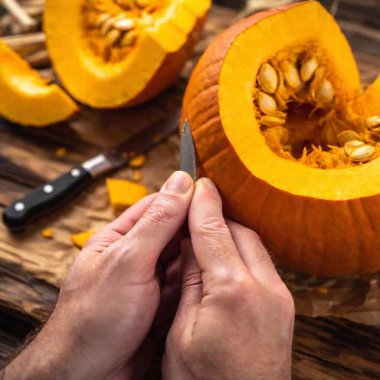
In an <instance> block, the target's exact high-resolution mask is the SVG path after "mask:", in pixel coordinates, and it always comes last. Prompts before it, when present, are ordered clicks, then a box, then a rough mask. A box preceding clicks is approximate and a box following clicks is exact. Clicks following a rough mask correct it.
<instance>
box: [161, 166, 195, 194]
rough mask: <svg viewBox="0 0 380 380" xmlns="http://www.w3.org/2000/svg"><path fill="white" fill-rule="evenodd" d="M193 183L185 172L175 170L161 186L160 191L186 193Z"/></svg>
mask: <svg viewBox="0 0 380 380" xmlns="http://www.w3.org/2000/svg"><path fill="white" fill-rule="evenodd" d="M192 184H193V180H192V179H191V177H190V176H189V175H188V174H186V173H185V172H180V171H178V172H175V173H173V174H172V175H171V177H170V178H169V179H168V180H167V181H166V183H165V184H164V186H162V189H161V192H162V193H166V194H186V193H187V192H188V191H189V190H190V188H191V186H192Z"/></svg>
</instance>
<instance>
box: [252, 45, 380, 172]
mask: <svg viewBox="0 0 380 380" xmlns="http://www.w3.org/2000/svg"><path fill="white" fill-rule="evenodd" d="M313 45H314V46H313ZM329 67H330V64H329V60H328V56H326V55H325V54H324V53H323V52H322V51H321V49H319V48H318V46H317V45H316V44H315V42H313V41H310V42H309V43H307V44H306V43H305V44H304V45H302V46H299V47H292V48H291V49H290V50H289V49H285V50H284V51H282V52H279V53H277V54H276V56H275V57H272V58H271V59H269V60H268V61H267V62H265V63H263V64H262V65H261V67H260V70H259V73H258V77H257V80H256V83H255V86H254V89H253V96H254V107H255V112H256V114H257V117H258V119H259V123H260V129H261V132H262V134H263V135H264V137H265V140H266V143H267V145H268V146H269V147H270V148H271V150H272V151H273V152H274V153H276V154H277V155H278V156H279V157H282V158H286V159H289V160H292V161H298V162H299V163H302V164H305V165H308V166H311V167H315V168H321V169H331V168H344V167H350V166H353V165H362V164H364V163H366V162H369V161H371V160H373V159H375V158H376V157H377V153H378V151H380V144H379V141H380V117H378V116H376V115H375V116H372V117H370V118H366V117H365V116H364V115H361V114H360V113H358V112H355V111H354V107H353V102H354V101H355V95H356V94H353V96H352V97H351V98H350V97H349V96H347V94H343V93H339V92H338V93H337V94H336V93H335V89H334V85H333V84H332V81H333V80H334V73H331V72H329ZM351 95H352V94H351Z"/></svg>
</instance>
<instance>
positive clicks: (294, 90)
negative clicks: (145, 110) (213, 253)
mask: <svg viewBox="0 0 380 380" xmlns="http://www.w3.org/2000/svg"><path fill="white" fill-rule="evenodd" d="M379 115H380V78H378V79H377V81H376V82H375V83H374V84H373V85H372V86H370V87H369V88H368V89H367V90H366V91H363V89H362V86H361V82H360V78H359V72H358V69H357V66H356V63H355V60H354V57H353V55H352V52H351V49H350V46H349V45H348V43H347V41H346V39H345V37H344V36H343V34H342V32H341V31H340V29H339V27H338V25H337V23H336V22H335V20H334V19H333V17H332V16H331V15H330V14H329V13H328V12H327V11H326V10H325V9H324V8H323V7H322V6H321V5H320V4H319V3H318V2H305V3H297V4H293V5H290V6H286V7H283V8H279V9H276V10H271V11H267V12H263V13H259V14H256V15H254V16H252V17H250V18H248V19H245V20H243V21H241V22H239V23H237V24H236V25H234V26H233V27H232V28H230V29H229V30H227V31H226V32H225V33H223V34H222V35H220V36H219V37H218V38H217V39H216V41H215V42H214V43H213V44H212V45H211V46H210V47H209V48H208V50H207V51H206V53H205V54H204V56H203V57H202V58H201V60H200V63H199V64H198V66H197V68H196V69H195V71H194V73H193V75H192V78H191V80H190V83H189V85H188V88H187V91H186V95H185V99H184V106H183V119H184V118H187V119H188V121H189V123H190V126H191V128H192V133H193V135H194V140H195V145H196V150H197V154H198V159H199V169H200V173H201V174H203V175H206V176H208V177H210V178H211V179H212V180H214V181H215V183H216V184H217V186H218V188H219V189H220V192H221V194H222V196H223V198H224V205H225V211H226V215H227V216H229V217H232V218H234V219H236V220H238V221H240V222H241V223H243V224H245V225H247V226H249V227H251V228H252V229H254V230H255V231H257V232H258V233H259V234H260V235H261V237H262V239H263V241H264V243H265V244H266V246H267V247H268V249H269V250H270V252H271V253H272V254H273V256H274V258H275V260H276V261H277V262H278V263H279V264H281V265H282V266H284V267H287V268H291V269H295V270H298V271H301V272H307V273H311V274H317V275H351V274H362V273H372V272H376V271H379V270H380V219H379V218H380V159H379V158H378V155H379V151H380V145H379V141H380V117H379Z"/></svg>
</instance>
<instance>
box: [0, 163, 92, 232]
mask: <svg viewBox="0 0 380 380" xmlns="http://www.w3.org/2000/svg"><path fill="white" fill-rule="evenodd" d="M91 180H92V177H91V175H90V173H89V172H88V171H86V170H85V169H84V168H83V167H82V166H78V167H75V168H73V169H71V171H70V172H68V173H66V174H64V175H62V176H61V177H59V178H57V179H55V180H53V181H50V182H47V183H45V184H44V185H42V186H40V187H38V188H37V189H36V190H34V191H32V192H31V193H29V194H28V195H26V196H25V197H24V198H22V199H19V200H17V201H16V202H14V203H12V204H11V205H10V206H9V207H7V208H6V209H5V210H4V214H3V221H4V224H5V225H6V226H7V227H8V228H9V229H10V230H13V231H20V230H23V229H24V228H25V227H27V225H28V224H29V223H30V222H32V221H34V220H35V219H37V218H38V217H40V216H42V215H44V214H46V213H49V212H50V211H52V210H53V209H55V208H56V207H57V206H59V205H60V204H62V202H64V201H65V200H67V199H68V198H70V197H72V196H73V195H75V194H76V193H78V192H79V191H81V190H82V189H83V188H85V187H86V186H87V185H89V184H90V183H91Z"/></svg>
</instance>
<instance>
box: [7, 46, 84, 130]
mask: <svg viewBox="0 0 380 380" xmlns="http://www.w3.org/2000/svg"><path fill="white" fill-rule="evenodd" d="M0 62H1V65H0V115H1V116H2V117H4V118H6V119H8V120H11V121H13V122H15V123H18V124H21V125H25V126H34V127H45V126H47V125H49V124H54V123H58V122H60V121H63V120H66V119H67V118H69V117H70V116H71V115H73V114H74V113H75V112H76V111H77V106H76V105H75V103H74V102H73V101H72V100H71V99H70V97H69V96H68V95H66V94H65V93H64V92H63V91H62V90H61V89H60V88H59V87H58V86H57V85H55V84H47V83H46V82H45V81H44V80H43V79H42V78H41V77H40V76H39V74H38V72H37V71H34V70H33V69H32V68H31V67H30V66H29V64H28V63H27V62H26V61H24V60H23V59H22V58H21V57H20V56H19V55H18V54H17V53H15V52H14V51H13V50H11V49H10V48H9V47H8V46H7V45H6V44H5V43H4V42H2V41H0Z"/></svg>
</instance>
